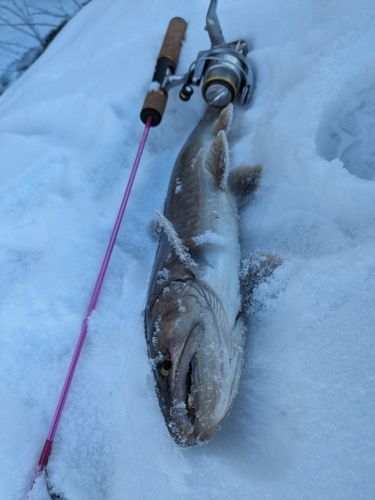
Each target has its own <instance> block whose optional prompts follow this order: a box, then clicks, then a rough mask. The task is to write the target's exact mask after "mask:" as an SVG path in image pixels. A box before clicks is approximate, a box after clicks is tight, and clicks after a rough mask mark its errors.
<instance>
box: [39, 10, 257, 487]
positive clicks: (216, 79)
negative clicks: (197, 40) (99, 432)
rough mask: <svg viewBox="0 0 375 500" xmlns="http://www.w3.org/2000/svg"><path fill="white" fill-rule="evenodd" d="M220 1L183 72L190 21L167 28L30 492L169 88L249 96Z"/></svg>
mask: <svg viewBox="0 0 375 500" xmlns="http://www.w3.org/2000/svg"><path fill="white" fill-rule="evenodd" d="M217 4H218V0H211V1H210V5H209V8H208V12H207V17H206V28H205V29H206V30H207V31H208V35H209V37H210V41H211V47H210V49H208V50H203V51H200V52H199V53H198V55H197V58H196V60H195V61H194V62H193V63H192V64H191V65H190V68H189V69H188V71H187V72H186V73H184V74H182V75H176V74H175V73H176V69H177V65H178V61H179V57H180V53H181V49H182V45H183V41H184V38H185V33H186V29H187V23H186V21H185V20H184V19H182V18H181V17H175V18H173V19H172V20H171V21H170V23H169V26H168V28H167V31H166V33H165V36H164V40H163V43H162V46H161V49H160V52H159V56H158V58H157V62H156V66H155V70H154V75H153V78H152V82H151V85H150V87H149V90H148V92H147V95H146V98H145V100H144V103H143V107H142V110H141V114H140V118H141V120H142V122H143V123H144V124H145V127H144V131H143V134H142V138H141V141H140V144H139V146H138V150H137V154H136V158H135V160H134V163H133V166H132V168H131V172H130V175H129V180H128V183H127V186H126V188H125V191H124V194H123V197H122V200H121V204H120V208H119V211H118V214H117V217H116V220H115V224H114V227H113V230H112V233H111V237H110V240H109V243H108V246H107V249H106V252H105V255H104V258H103V261H102V264H101V266H100V270H99V273H98V276H97V279H96V282H95V286H94V289H93V291H92V294H91V298H90V301H89V304H88V307H87V309H86V312H85V315H84V318H83V322H82V326H81V330H80V334H79V337H78V340H77V343H76V346H75V349H74V353H73V356H72V359H71V362H70V365H69V368H68V372H67V374H66V378H65V381H64V385H63V387H62V390H61V393H60V397H59V400H58V403H57V406H56V409H55V413H54V416H53V418H52V422H51V425H50V428H49V431H48V434H47V438H46V440H45V443H44V446H43V449H42V453H41V455H40V458H39V462H38V466H37V470H36V474H35V477H34V479H33V483H32V486H31V489H30V490H29V493H30V491H31V490H32V488H33V485H34V483H35V480H36V479H37V477H38V476H39V475H40V474H41V473H42V472H43V471H44V469H45V467H46V466H47V464H48V459H49V457H50V454H51V451H52V446H53V442H54V438H55V435H56V432H57V429H58V426H59V423H60V419H61V416H62V412H63V409H64V406H65V403H66V400H67V396H68V393H69V390H70V386H71V383H72V380H73V376H74V373H75V370H76V367H77V364H78V361H79V358H80V355H81V352H82V348H83V345H84V342H85V340H86V336H87V330H88V323H89V319H90V316H91V314H92V312H93V311H94V310H95V308H96V305H97V302H98V299H99V296H100V292H101V289H102V285H103V281H104V278H105V275H106V272H107V269H108V265H109V263H110V259H111V256H112V252H113V248H114V246H115V243H116V240H117V236H118V232H119V230H120V226H121V222H122V220H123V217H124V214H125V211H126V207H127V204H128V201H129V197H130V194H131V190H132V187H133V184H134V180H135V177H136V173H137V170H138V167H139V164H140V161H141V158H142V154H143V151H144V148H145V145H146V141H147V138H148V135H149V131H150V128H151V127H156V126H158V125H159V124H160V123H161V120H162V118H163V115H164V112H165V109H166V106H167V101H168V94H169V91H170V90H171V89H172V88H174V87H178V86H180V87H181V89H180V93H179V96H180V98H181V99H182V100H183V101H188V100H189V99H190V98H191V96H192V95H193V92H194V90H193V87H194V86H196V87H201V92H202V96H203V99H204V100H205V101H206V103H207V104H208V105H209V106H214V107H217V108H223V107H225V106H227V105H228V104H229V103H231V102H237V103H239V104H242V105H243V104H248V103H249V102H250V100H251V97H252V94H253V87H254V78H253V71H252V68H251V65H250V62H249V60H248V59H247V54H248V51H249V49H248V46H247V44H246V42H245V41H244V40H237V41H234V42H231V43H227V42H226V41H225V39H224V36H223V33H222V30H221V27H220V23H219V19H218V17H217Z"/></svg>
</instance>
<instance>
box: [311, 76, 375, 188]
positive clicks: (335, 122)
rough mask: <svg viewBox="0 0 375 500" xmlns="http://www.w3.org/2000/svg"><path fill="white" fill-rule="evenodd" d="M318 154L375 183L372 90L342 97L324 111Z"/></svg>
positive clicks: (374, 133) (374, 92)
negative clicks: (339, 161) (339, 162)
mask: <svg viewBox="0 0 375 500" xmlns="http://www.w3.org/2000/svg"><path fill="white" fill-rule="evenodd" d="M317 149H318V153H319V154H320V155H321V156H323V157H324V158H326V159H327V160H334V159H335V158H338V159H339V160H341V161H342V162H343V164H344V167H345V168H346V169H347V170H348V171H349V172H350V173H351V174H353V175H356V176H357V177H360V178H362V179H367V180H375V88H374V87H373V86H371V87H368V88H367V89H365V90H362V91H360V92H356V93H353V94H345V95H342V96H341V98H340V99H338V100H337V101H336V102H335V103H334V104H333V105H332V106H331V107H330V109H328V110H327V112H326V114H325V116H324V118H323V120H322V123H321V126H320V129H319V131H318V134H317Z"/></svg>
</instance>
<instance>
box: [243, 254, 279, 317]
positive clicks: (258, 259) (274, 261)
mask: <svg viewBox="0 0 375 500" xmlns="http://www.w3.org/2000/svg"><path fill="white" fill-rule="evenodd" d="M282 263H283V261H282V259H281V257H280V256H279V255H276V254H273V253H271V252H257V253H254V254H253V255H251V256H250V257H249V258H247V259H244V260H243V261H242V268H241V272H240V280H241V295H242V310H243V311H249V309H250V307H251V306H252V305H253V303H252V301H253V293H254V290H255V288H256V287H257V286H259V285H260V283H262V282H263V281H265V280H266V279H267V278H269V277H270V276H271V275H272V274H273V272H274V271H275V269H277V268H278V267H279V266H281V264H282Z"/></svg>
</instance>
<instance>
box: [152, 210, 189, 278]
mask: <svg viewBox="0 0 375 500" xmlns="http://www.w3.org/2000/svg"><path fill="white" fill-rule="evenodd" d="M155 213H156V216H157V218H158V221H159V223H160V226H161V227H162V229H163V231H164V232H165V235H166V236H167V238H168V241H169V243H170V244H171V246H172V248H173V250H174V251H175V254H176V255H177V257H178V258H179V260H180V261H181V262H182V263H183V264H185V266H186V267H187V268H188V269H190V270H194V269H197V267H198V265H197V263H196V262H195V261H194V259H193V258H192V256H191V255H190V252H189V249H188V248H187V246H186V245H185V243H184V242H183V241H182V240H181V238H180V237H179V236H178V234H177V231H176V230H175V228H174V227H173V224H172V222H171V221H169V220H168V219H167V218H166V217H165V215H163V214H162V213H160V212H159V211H158V210H155Z"/></svg>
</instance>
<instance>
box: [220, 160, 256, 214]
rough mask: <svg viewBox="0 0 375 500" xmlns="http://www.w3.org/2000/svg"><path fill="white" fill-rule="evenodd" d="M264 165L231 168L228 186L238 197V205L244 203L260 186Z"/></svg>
mask: <svg viewBox="0 0 375 500" xmlns="http://www.w3.org/2000/svg"><path fill="white" fill-rule="evenodd" d="M261 173H262V167H261V166H260V165H257V166H255V167H238V168H236V169H234V170H231V172H230V173H229V176H228V186H229V189H230V191H231V192H232V194H233V195H234V196H235V197H236V199H237V202H238V205H239V206H242V205H244V204H245V203H246V202H247V201H248V199H249V197H250V196H251V195H252V194H253V193H254V191H255V189H256V188H257V186H258V183H259V179H260V175H261Z"/></svg>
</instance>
